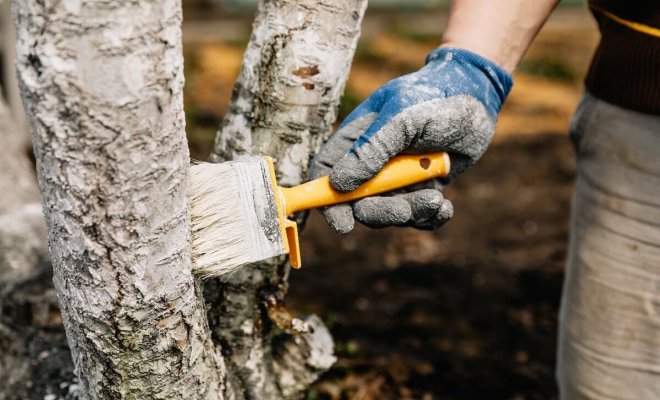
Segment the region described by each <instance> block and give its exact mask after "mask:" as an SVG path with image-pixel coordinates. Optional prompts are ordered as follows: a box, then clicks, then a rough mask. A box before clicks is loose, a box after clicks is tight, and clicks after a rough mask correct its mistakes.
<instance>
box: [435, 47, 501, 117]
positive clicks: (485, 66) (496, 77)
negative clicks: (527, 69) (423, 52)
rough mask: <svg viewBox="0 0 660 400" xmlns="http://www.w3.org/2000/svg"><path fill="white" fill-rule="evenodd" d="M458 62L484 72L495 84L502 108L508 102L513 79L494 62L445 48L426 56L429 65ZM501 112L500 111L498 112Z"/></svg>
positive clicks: (464, 51) (468, 52)
mask: <svg viewBox="0 0 660 400" xmlns="http://www.w3.org/2000/svg"><path fill="white" fill-rule="evenodd" d="M451 60H453V61H457V62H460V63H462V64H464V65H466V66H468V67H471V68H477V69H479V70H480V71H482V72H483V73H484V74H485V75H486V76H487V77H488V79H489V80H490V81H491V83H492V84H493V87H494V88H495V91H496V93H497V96H498V97H499V99H500V107H501V105H502V104H503V103H504V100H506V97H507V96H508V94H509V92H510V91H511V87H512V86H513V77H512V76H511V74H509V73H508V72H506V71H505V70H504V69H502V68H501V67H500V66H499V65H497V64H495V63H494V62H492V61H490V60H488V59H486V58H484V57H482V56H480V55H478V54H476V53H473V52H471V51H469V50H465V49H459V48H453V47H443V48H439V49H436V50H433V51H432V52H430V53H429V54H428V56H426V62H425V63H424V64H425V65H426V64H429V63H431V62H436V61H451ZM498 111H499V110H498Z"/></svg>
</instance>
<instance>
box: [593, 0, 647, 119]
mask: <svg viewBox="0 0 660 400" xmlns="http://www.w3.org/2000/svg"><path fill="white" fill-rule="evenodd" d="M589 6H590V8H591V11H592V12H593V14H594V17H595V18H596V21H597V22H598V26H599V28H600V32H601V35H602V37H601V42H600V44H599V46H598V49H597V50H596V54H595V55H594V58H593V61H592V63H591V67H590V69H589V74H588V76H587V79H586V86H587V89H588V90H589V92H591V93H592V94H593V95H595V96H596V97H598V98H600V99H602V100H605V101H607V102H609V103H612V104H616V105H619V106H621V107H624V108H628V109H631V110H635V111H640V112H644V113H648V114H655V115H660V0H626V1H624V0H590V1H589Z"/></svg>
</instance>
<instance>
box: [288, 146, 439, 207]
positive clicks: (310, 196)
mask: <svg viewBox="0 0 660 400" xmlns="http://www.w3.org/2000/svg"><path fill="white" fill-rule="evenodd" d="M449 167H450V164H449V155H448V154H447V153H444V152H439V153H429V154H410V155H400V156H397V157H394V158H392V159H391V160H390V161H389V162H388V163H387V164H385V166H384V167H383V169H381V170H380V172H379V173H378V174H377V175H376V176H374V177H373V178H371V179H370V180H368V181H367V182H365V183H363V184H362V185H361V186H360V187H358V188H357V189H355V190H353V191H352V192H347V193H342V192H338V191H336V190H335V189H334V188H333V187H332V185H330V178H329V177H327V176H324V177H321V178H318V179H315V180H313V181H310V182H307V183H303V184H302V185H298V186H294V187H291V188H284V187H279V188H278V189H279V192H280V198H281V200H282V202H283V203H284V210H285V212H286V215H290V214H293V213H294V212H296V211H302V210H309V209H312V208H319V207H326V206H332V205H335V204H340V203H347V202H349V201H353V200H358V199H362V198H364V197H368V196H373V195H377V194H381V193H385V192H389V191H391V190H396V189H401V188H402V187H406V186H409V185H413V184H415V183H419V182H424V181H426V180H429V179H433V178H442V177H445V176H447V175H448V174H449Z"/></svg>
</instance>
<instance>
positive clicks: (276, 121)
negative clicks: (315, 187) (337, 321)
mask: <svg viewBox="0 0 660 400" xmlns="http://www.w3.org/2000/svg"><path fill="white" fill-rule="evenodd" d="M366 6H367V1H366V0H320V1H319V0H262V1H260V3H259V6H258V10H257V15H256V19H255V22H254V25H253V32H252V36H251V38H250V43H249V44H248V47H247V50H246V52H245V55H244V58H243V67H242V70H241V72H240V75H239V77H238V80H237V82H236V85H235V87H234V91H233V98H232V101H231V104H230V106H229V109H228V111H227V114H226V115H225V118H224V120H223V122H222V125H221V127H220V130H219V132H218V135H217V137H216V142H215V147H214V151H213V154H212V155H211V160H212V161H213V162H222V161H225V160H234V159H240V158H241V157H245V156H249V155H268V156H271V157H273V158H274V160H275V168H276V172H277V176H278V180H279V182H280V184H282V185H295V184H299V183H301V182H302V181H303V179H304V178H305V177H306V173H307V167H308V163H309V160H310V158H311V156H312V155H313V154H314V153H315V152H316V151H317V150H318V148H319V146H320V145H321V143H322V142H323V141H324V140H325V139H326V138H327V137H328V136H329V134H330V133H331V129H332V124H333V123H334V121H335V119H336V117H337V108H338V104H339V99H340V96H341V94H342V92H343V89H344V85H345V83H346V80H347V77H348V73H349V69H350V65H351V61H352V58H353V54H354V52H355V48H356V45H357V39H358V37H359V33H360V24H361V21H362V17H363V15H364V12H365V9H366ZM303 259H304V255H303ZM288 273H289V267H288V265H287V264H285V263H284V262H283V261H282V260H275V261H271V262H266V263H262V264H259V265H254V266H250V267H246V268H243V269H241V270H239V271H237V272H236V273H234V274H233V275H232V276H231V277H230V278H228V279H224V280H223V281H218V280H216V281H211V282H207V285H206V294H207V295H206V298H207V300H208V301H209V303H210V304H211V307H210V311H209V320H210V323H211V326H212V330H213V333H214V336H215V337H216V338H217V341H218V342H219V343H220V344H221V345H222V349H221V350H222V352H223V354H224V355H225V360H226V363H227V367H228V370H229V371H230V373H231V374H232V376H233V377H234V378H235V379H234V380H233V385H234V386H235V387H237V390H236V392H237V393H240V394H241V397H242V398H245V399H266V398H268V399H275V398H287V399H288V398H296V397H299V396H301V394H302V393H303V391H304V390H305V389H306V388H307V387H308V385H309V384H310V383H312V382H313V381H314V380H316V379H317V377H318V376H319V374H320V373H322V372H323V371H325V370H327V369H328V368H330V366H331V365H332V364H333V363H334V361H335V358H334V355H333V346H334V345H333V341H332V337H331V336H330V334H329V332H328V331H327V328H326V327H325V326H324V325H323V323H322V321H320V319H319V318H318V317H315V316H312V317H310V318H308V319H307V320H306V321H304V322H303V321H301V320H298V319H296V318H292V317H291V316H290V315H289V314H288V312H287V311H286V309H285V308H284V306H283V303H284V294H285V292H286V289H287V276H288Z"/></svg>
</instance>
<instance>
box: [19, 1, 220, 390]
mask: <svg viewBox="0 0 660 400" xmlns="http://www.w3.org/2000/svg"><path fill="white" fill-rule="evenodd" d="M13 7H14V10H13V11H14V21H15V23H16V26H17V31H18V32H17V36H18V42H17V68H18V75H19V82H20V85H21V94H22V97H23V102H24V104H25V105H26V108H27V111H28V115H29V118H30V122H31V125H32V128H33V143H34V152H35V156H36V159H37V172H38V176H39V185H40V188H41V193H42V195H43V198H44V200H43V205H44V213H45V216H46V224H47V227H48V240H49V245H50V249H51V258H52V262H53V269H54V283H55V288H56V291H57V295H58V298H59V303H60V307H61V311H62V317H63V319H64V325H65V328H66V332H67V338H68V343H69V347H70V349H71V354H72V357H73V361H74V364H75V368H76V374H77V376H78V378H79V381H80V387H81V396H82V397H83V398H89V399H91V398H167V399H170V398H221V396H222V391H223V387H222V385H223V381H224V379H225V376H224V366H223V363H222V359H221V357H220V355H219V354H218V353H217V351H216V348H215V347H214V346H213V344H212V342H211V338H210V333H209V329H208V325H207V321H206V315H205V312H204V308H203V301H202V299H201V297H200V295H199V291H198V290H197V286H196V283H195V281H194V279H193V276H192V274H191V264H190V243H189V242H190V238H189V230H188V213H187V199H186V178H187V169H188V164H189V159H188V150H187V146H186V141H185V135H184V115H183V109H182V104H183V102H182V86H183V71H182V65H183V62H182V52H181V31H180V25H181V4H180V0H141V1H115V0H78V1H59V2H52V1H43V0H15V1H14V2H13Z"/></svg>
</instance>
